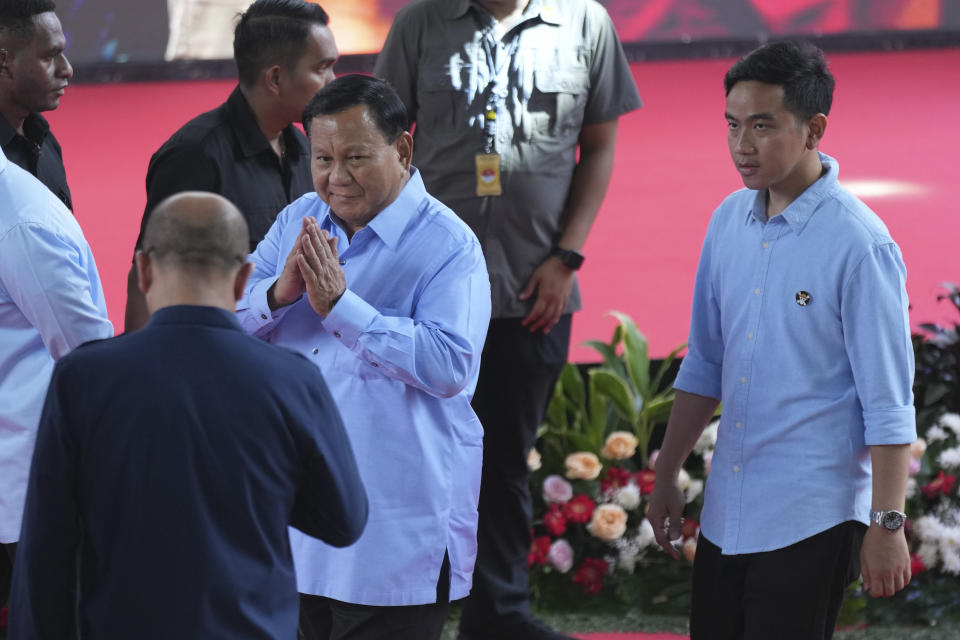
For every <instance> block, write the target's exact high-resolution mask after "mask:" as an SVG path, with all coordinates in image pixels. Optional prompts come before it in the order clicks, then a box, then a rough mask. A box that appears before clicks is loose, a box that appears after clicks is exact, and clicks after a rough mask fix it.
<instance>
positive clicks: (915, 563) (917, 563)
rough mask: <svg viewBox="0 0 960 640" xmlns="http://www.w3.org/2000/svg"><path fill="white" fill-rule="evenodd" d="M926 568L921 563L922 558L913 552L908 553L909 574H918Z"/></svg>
mask: <svg viewBox="0 0 960 640" xmlns="http://www.w3.org/2000/svg"><path fill="white" fill-rule="evenodd" d="M926 570H927V565H925V564H923V560H921V559H920V556H918V555H917V554H915V553H911V554H910V575H912V576H916V575H920V574H921V573H923V572H924V571H926Z"/></svg>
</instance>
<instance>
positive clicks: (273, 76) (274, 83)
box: [260, 64, 283, 96]
mask: <svg viewBox="0 0 960 640" xmlns="http://www.w3.org/2000/svg"><path fill="white" fill-rule="evenodd" d="M282 76H283V69H281V68H280V65H278V64H275V65H273V66H272V67H267V68H266V69H264V70H263V73H261V74H260V81H261V83H262V84H263V87H264V89H266V90H267V93H268V94H269V95H271V96H278V95H280V85H281V80H282Z"/></svg>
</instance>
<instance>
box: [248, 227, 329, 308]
mask: <svg viewBox="0 0 960 640" xmlns="http://www.w3.org/2000/svg"><path fill="white" fill-rule="evenodd" d="M346 289H347V279H346V275H345V274H344V273H343V269H342V268H341V267H340V254H339V252H338V251H337V239H336V238H332V237H330V234H329V233H327V232H326V231H324V230H322V229H320V225H319V224H317V221H316V219H314V218H312V217H309V216H307V217H305V218H303V221H302V223H301V227H300V233H299V234H298V235H297V240H296V242H294V243H293V248H292V249H291V250H290V253H289V255H287V260H286V262H285V263H284V265H283V271H282V272H281V273H280V277H279V278H278V279H277V281H276V282H275V283H274V284H273V286H272V287H270V291H269V292H268V293H267V302H268V304H269V305H270V308H271V309H278V308H280V307H285V306H287V305H289V304H293V303H294V302H296V301H297V300H299V299H300V298H301V297H302V296H303V294H304V293H306V294H307V299H308V300H309V301H310V306H311V307H312V308H313V310H314V311H316V312H317V313H318V314H319V315H320V316H321V317H326V316H327V315H328V314H329V313H330V311H331V310H332V309H333V305H335V304H336V303H337V301H338V300H339V299H340V296H342V295H343V292H344V291H346Z"/></svg>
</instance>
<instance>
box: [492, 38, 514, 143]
mask: <svg viewBox="0 0 960 640" xmlns="http://www.w3.org/2000/svg"><path fill="white" fill-rule="evenodd" d="M519 47H520V34H519V33H517V34H515V35H514V36H513V39H512V40H511V41H510V45H509V47H506V48H504V47H501V46H500V42H499V41H498V40H497V39H496V37H495V36H494V34H493V29H487V30H486V31H485V32H484V34H483V50H484V53H486V55H487V69H488V70H489V72H490V80H489V82H488V83H487V88H486V89H485V92H486V93H487V103H486V106H485V108H484V114H483V116H484V117H483V130H484V133H485V134H486V153H492V152H493V148H494V142H495V140H496V137H497V113H498V112H502V111H503V106H504V104H505V103H506V100H507V93H508V91H509V84H510V64H511V62H512V61H513V57H514V56H515V55H516V53H517V49H518V48H519Z"/></svg>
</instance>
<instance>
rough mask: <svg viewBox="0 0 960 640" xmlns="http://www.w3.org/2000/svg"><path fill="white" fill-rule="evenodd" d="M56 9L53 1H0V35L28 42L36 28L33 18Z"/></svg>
mask: <svg viewBox="0 0 960 640" xmlns="http://www.w3.org/2000/svg"><path fill="white" fill-rule="evenodd" d="M56 8H57V5H56V4H54V2H53V0H0V35H6V36H8V37H10V38H15V39H24V40H29V39H30V38H32V37H33V34H34V33H35V31H36V28H37V25H36V23H35V22H34V20H33V17H34V16H38V15H40V14H41V13H47V12H48V11H55V10H56Z"/></svg>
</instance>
